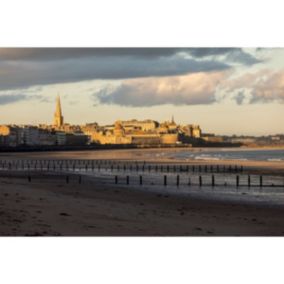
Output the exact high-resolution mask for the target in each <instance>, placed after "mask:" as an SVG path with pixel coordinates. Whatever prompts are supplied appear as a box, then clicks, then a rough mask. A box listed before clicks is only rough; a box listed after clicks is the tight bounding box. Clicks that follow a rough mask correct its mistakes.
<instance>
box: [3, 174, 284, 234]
mask: <svg viewBox="0 0 284 284" xmlns="http://www.w3.org/2000/svg"><path fill="white" fill-rule="evenodd" d="M0 194H1V203H0V208H1V209H0V212H1V213H0V214H1V226H0V235H1V236H281V235H284V206H282V205H277V206H276V205H274V206H273V205H269V204H265V203H261V202H253V201H252V202H250V203H247V202H243V201H228V200H227V201H225V200H218V199H212V198H210V196H209V197H208V198H206V196H205V197H204V196H203V197H202V198H200V197H198V196H195V195H192V196H190V195H187V196H184V195H183V196H181V195H180V196H179V195H172V194H167V193H164V194H163V193H155V192H151V191H142V190H135V188H132V187H131V186H130V187H128V188H126V187H125V186H124V187H123V186H117V187H114V186H105V185H102V184H99V183H98V182H97V181H96V180H93V179H91V178H87V177H84V179H83V181H82V183H81V184H79V183H78V179H77V176H73V177H70V181H69V183H68V184H66V181H65V179H64V177H62V176H50V177H49V176H39V175H35V176H33V177H32V181H31V182H29V181H28V180H27V179H26V178H25V177H24V176H22V177H15V178H13V179H11V178H5V177H2V178H1V179H0Z"/></svg>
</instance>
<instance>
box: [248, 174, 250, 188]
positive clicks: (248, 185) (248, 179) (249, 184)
mask: <svg viewBox="0 0 284 284" xmlns="http://www.w3.org/2000/svg"><path fill="white" fill-rule="evenodd" d="M248 187H250V176H248Z"/></svg>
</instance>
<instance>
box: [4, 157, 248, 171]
mask: <svg viewBox="0 0 284 284" xmlns="http://www.w3.org/2000/svg"><path fill="white" fill-rule="evenodd" d="M47 161H48V162H47ZM55 161H57V160H51V161H49V160H43V161H41V160H35V162H29V161H24V162H23V161H19V162H14V163H12V162H7V161H1V162H0V168H2V169H7V170H13V169H15V170H21V169H22V170H25V169H27V170H45V169H46V170H47V171H49V170H54V171H55V170H73V171H75V170H76V169H78V170H85V171H88V170H92V171H94V170H95V169H96V170H98V171H100V170H102V169H107V170H110V171H115V170H116V171H126V170H128V171H139V170H140V171H143V172H144V171H148V172H152V171H155V172H172V171H173V172H211V173H213V172H215V173H239V172H243V171H244V168H243V166H237V165H235V166H232V165H228V166H225V165H214V166H213V165H175V164H173V165H162V164H159V165H158V164H156V165H154V164H146V163H141V164H139V163H118V162H116V163H114V164H106V166H108V167H104V166H103V165H104V164H100V163H90V162H87V163H85V164H82V163H81V162H78V164H76V162H73V163H71V164H70V162H69V161H68V160H67V161H68V162H65V160H64V162H55ZM85 161H87V160H85ZM93 161H94V160H93Z"/></svg>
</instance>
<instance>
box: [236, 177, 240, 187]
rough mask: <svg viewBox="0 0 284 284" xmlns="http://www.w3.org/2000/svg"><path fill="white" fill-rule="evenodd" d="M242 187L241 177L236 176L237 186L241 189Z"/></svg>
mask: <svg viewBox="0 0 284 284" xmlns="http://www.w3.org/2000/svg"><path fill="white" fill-rule="evenodd" d="M239 185H240V177H239V176H236V186H237V187H239Z"/></svg>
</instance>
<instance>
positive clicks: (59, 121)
mask: <svg viewBox="0 0 284 284" xmlns="http://www.w3.org/2000/svg"><path fill="white" fill-rule="evenodd" d="M53 125H54V126H56V127H61V126H63V116H62V112H61V103H60V97H59V96H57V98H56V109H55V113H54V120H53Z"/></svg>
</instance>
